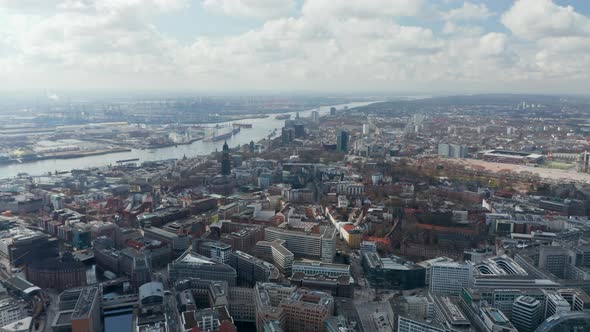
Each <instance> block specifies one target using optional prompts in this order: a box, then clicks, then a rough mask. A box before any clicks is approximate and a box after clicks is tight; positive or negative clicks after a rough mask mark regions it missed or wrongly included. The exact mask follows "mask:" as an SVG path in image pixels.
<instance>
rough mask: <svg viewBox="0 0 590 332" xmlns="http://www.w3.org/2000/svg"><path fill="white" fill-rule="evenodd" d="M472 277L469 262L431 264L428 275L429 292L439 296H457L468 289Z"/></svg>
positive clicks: (471, 266)
mask: <svg viewBox="0 0 590 332" xmlns="http://www.w3.org/2000/svg"><path fill="white" fill-rule="evenodd" d="M472 276H473V264H471V263H470V262H464V263H459V262H437V263H434V264H432V268H431V273H430V292H432V293H433V294H440V295H459V294H460V293H461V290H462V289H463V288H464V287H468V286H469V285H470V283H471V278H472Z"/></svg>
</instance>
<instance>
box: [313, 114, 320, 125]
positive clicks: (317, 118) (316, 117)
mask: <svg viewBox="0 0 590 332" xmlns="http://www.w3.org/2000/svg"><path fill="white" fill-rule="evenodd" d="M311 121H312V122H314V123H318V122H320V112H318V111H312V112H311Z"/></svg>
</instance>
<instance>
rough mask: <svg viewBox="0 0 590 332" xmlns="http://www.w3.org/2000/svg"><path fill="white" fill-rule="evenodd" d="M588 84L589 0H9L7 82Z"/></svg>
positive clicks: (4, 1) (187, 86) (544, 87)
mask: <svg viewBox="0 0 590 332" xmlns="http://www.w3.org/2000/svg"><path fill="white" fill-rule="evenodd" d="M588 87H590V1H588V0H577V1H574V0H571V1H565V0H553V1H552V0H516V1H514V0H488V1H482V0H468V1H463V0H436V1H434V0H0V90H11V91H14V90H19V89H49V90H55V89H62V90H64V89H76V90H80V89H82V90H92V89H115V90H145V89H154V90H175V89H182V90H191V91H232V92H238V91H271V92H272V91H277V92H289V91H301V92H305V91H315V92H356V91H358V92H372V91H380V92H392V93H396V92H397V93H410V92H412V93H433V92H443V93H444V92H465V93H469V92H486V91H487V92H543V93H552V92H557V93H564V92H566V93H567V92H571V93H586V94H587V93H589V90H588Z"/></svg>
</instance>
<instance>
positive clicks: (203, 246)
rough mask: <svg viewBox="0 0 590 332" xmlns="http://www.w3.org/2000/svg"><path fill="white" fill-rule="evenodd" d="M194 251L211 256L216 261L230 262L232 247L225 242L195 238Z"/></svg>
mask: <svg viewBox="0 0 590 332" xmlns="http://www.w3.org/2000/svg"><path fill="white" fill-rule="evenodd" d="M193 252H196V253H198V254H199V255H203V256H205V257H209V258H211V260H212V261H214V262H217V263H223V264H228V263H229V256H230V255H231V253H232V247H231V246H230V245H229V244H227V243H223V242H218V241H212V240H206V239H195V240H193Z"/></svg>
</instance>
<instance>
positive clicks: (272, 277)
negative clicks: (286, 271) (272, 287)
mask: <svg viewBox="0 0 590 332" xmlns="http://www.w3.org/2000/svg"><path fill="white" fill-rule="evenodd" d="M229 265H230V266H231V267H232V268H234V270H235V271H236V275H237V279H238V284H240V285H243V286H249V287H252V286H253V285H255V284H256V283H257V282H269V281H278V280H279V277H280V272H279V270H278V269H277V268H276V267H275V266H274V265H272V264H271V263H268V262H265V261H263V260H262V259H260V258H256V257H254V256H252V255H249V254H247V253H245V252H242V251H239V250H237V251H234V252H233V253H232V254H231V255H230V257H229Z"/></svg>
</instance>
